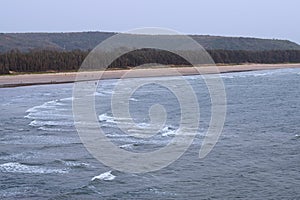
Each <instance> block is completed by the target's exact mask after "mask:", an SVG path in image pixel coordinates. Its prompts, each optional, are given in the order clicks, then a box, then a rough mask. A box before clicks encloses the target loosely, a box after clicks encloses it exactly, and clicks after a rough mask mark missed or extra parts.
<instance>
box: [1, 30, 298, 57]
mask: <svg viewBox="0 0 300 200" xmlns="http://www.w3.org/2000/svg"><path fill="white" fill-rule="evenodd" d="M115 34H117V33H113V32H73V33H0V53H4V52H8V51H11V50H13V49H18V50H20V51H21V52H29V51H31V50H34V49H43V50H45V49H47V50H57V51H73V50H76V49H80V50H82V51H87V50H89V49H94V48H95V46H96V45H97V44H99V43H100V42H103V41H104V40H106V39H107V38H109V37H111V36H113V35H115ZM136 37H144V38H145V37H146V39H147V36H146V35H139V36H136ZM190 37H191V38H192V39H194V40H195V41H197V42H198V43H199V44H201V45H202V46H203V47H204V48H205V49H207V50H217V49H223V50H243V51H270V50H300V45H298V44H296V43H294V42H291V41H288V40H279V39H259V38H247V37H222V36H210V35H190ZM156 39H157V40H162V41H163V40H169V41H170V40H178V39H180V37H179V38H178V37H177V36H176V35H173V36H172V35H168V36H166V35H164V36H163V35H159V36H156Z"/></svg>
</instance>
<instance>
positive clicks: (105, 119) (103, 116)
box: [98, 113, 115, 123]
mask: <svg viewBox="0 0 300 200" xmlns="http://www.w3.org/2000/svg"><path fill="white" fill-rule="evenodd" d="M98 119H99V121H100V122H110V123H114V122H115V119H114V118H113V117H111V116H108V115H107V114H106V113H104V114H101V115H99V117H98Z"/></svg>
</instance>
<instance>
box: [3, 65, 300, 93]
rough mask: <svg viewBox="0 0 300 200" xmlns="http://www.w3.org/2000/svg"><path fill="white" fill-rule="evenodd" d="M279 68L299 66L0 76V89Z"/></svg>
mask: <svg viewBox="0 0 300 200" xmlns="http://www.w3.org/2000/svg"><path fill="white" fill-rule="evenodd" d="M281 68H300V63H299V64H245V65H232V66H229V65H228V66H217V67H210V66H205V67H203V66H202V67H172V68H150V69H132V70H107V71H105V72H66V73H64V72H62V73H45V74H23V75H5V76H0V88H3V87H18V86H27V85H42V84H60V83H73V82H75V81H77V80H80V81H87V80H99V77H100V75H101V79H117V78H122V77H123V78H124V77H128V78H129V77H131V78H137V77H158V76H176V75H182V76H187V75H197V74H214V73H229V72H243V71H256V70H270V69H281Z"/></svg>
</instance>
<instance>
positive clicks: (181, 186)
mask: <svg viewBox="0 0 300 200" xmlns="http://www.w3.org/2000/svg"><path fill="white" fill-rule="evenodd" d="M206 76H209V75H206ZM220 77H221V78H222V80H223V83H224V87H225V91H226V100H227V112H226V119H225V123H224V127H223V130H222V134H221V136H220V137H219V140H218V141H217V143H216V145H215V146H214V148H213V149H212V151H211V152H210V153H209V154H208V155H207V156H206V157H205V158H201V159H200V158H199V150H200V148H201V145H202V142H203V141H204V139H205V137H206V133H207V130H208V128H209V122H210V120H211V105H212V103H211V100H210V95H209V91H208V89H207V86H206V84H205V81H204V79H203V77H202V76H200V75H195V76H185V77H184V79H185V80H186V81H187V82H188V83H189V84H190V85H191V86H192V88H193V90H194V91H195V94H196V96H197V99H198V104H199V109H200V120H199V128H198V130H197V134H196V136H195V138H194V140H193V142H192V144H191V145H190V146H189V148H188V149H187V150H186V151H185V152H184V153H183V155H182V156H181V157H180V158H178V159H176V160H174V162H172V163H171V164H170V165H168V166H166V167H163V168H162V169H160V170H156V171H151V172H145V173H129V172H124V171H121V170H120V171H119V170H116V169H114V168H113V167H111V166H107V165H105V164H104V163H102V162H101V161H100V160H97V159H96V158H95V157H94V156H93V155H92V154H91V153H90V152H89V151H88V150H87V149H86V148H85V146H84V144H83V142H82V141H81V139H80V137H79V135H78V133H77V131H76V127H75V125H74V118H73V112H72V101H73V97H72V96H73V86H74V85H73V84H53V85H35V86H25V87H15V88H1V89H0V110H1V115H0V199H36V200H41V199H197V200H199V199H280V200H281V199H290V200H292V199H295V200H296V199H300V189H299V188H300V127H299V124H300V69H277V70H261V71H251V72H238V73H225V74H221V75H220ZM149 79H153V80H154V79H162V80H174V79H176V77H160V78H154V77H152V78H149ZM117 82H118V80H113V79H112V80H101V81H99V83H98V87H97V90H96V91H95V93H94V94H93V95H94V97H95V102H96V103H95V110H96V111H95V112H96V114H97V117H98V121H99V124H100V128H102V130H103V132H104V133H105V134H106V136H107V138H109V139H110V140H111V141H112V143H113V144H115V145H116V146H118V147H120V148H121V149H123V150H126V151H132V152H135V153H139V152H150V151H153V150H157V149H160V148H163V147H164V146H166V145H168V142H170V141H171V140H172V138H173V137H175V136H176V130H177V129H178V127H179V122H180V102H178V99H177V98H176V95H174V94H173V93H172V92H171V91H170V90H168V88H165V87H162V86H161V85H156V84H146V85H142V86H141V87H139V88H138V89H137V90H136V91H135V92H134V93H133V94H132V96H131V97H130V98H129V99H128V101H129V108H130V114H131V117H132V119H133V121H134V123H136V124H138V125H139V126H140V127H145V129H146V128H147V124H148V123H150V122H149V120H150V119H149V108H150V107H151V105H154V104H160V105H161V106H163V107H164V109H165V110H166V113H167V117H166V118H167V119H166V122H165V125H164V127H162V129H161V130H160V131H158V132H157V134H156V135H155V136H153V137H150V138H134V137H132V136H129V135H126V134H122V132H121V131H120V129H119V128H118V122H119V119H117V118H116V117H114V115H113V114H112V111H111V98H112V95H113V94H114V87H115V85H116V84H117ZM174 84H175V85H176V81H175V82H174ZM99 145H101V144H99Z"/></svg>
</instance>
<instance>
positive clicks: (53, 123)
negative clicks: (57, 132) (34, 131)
mask: <svg viewBox="0 0 300 200" xmlns="http://www.w3.org/2000/svg"><path fill="white" fill-rule="evenodd" d="M29 126H33V127H41V126H74V122H70V121H69V122H68V121H67V122H66V121H42V120H33V121H32V122H30V123H29Z"/></svg>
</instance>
